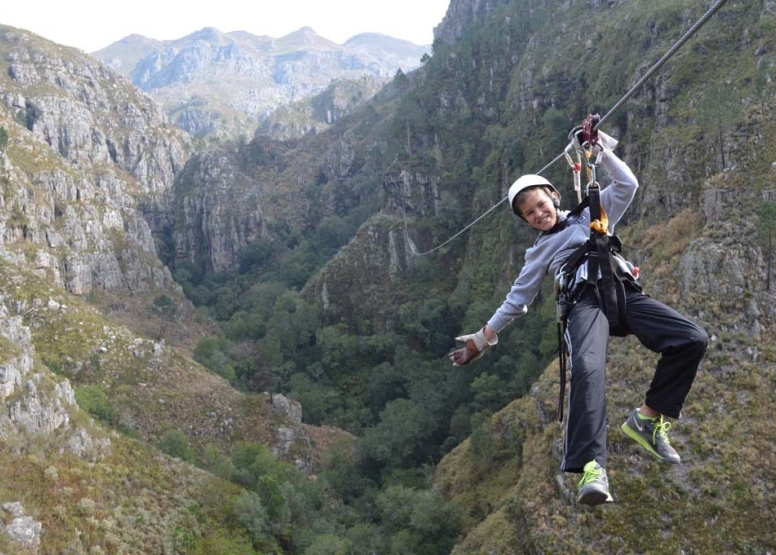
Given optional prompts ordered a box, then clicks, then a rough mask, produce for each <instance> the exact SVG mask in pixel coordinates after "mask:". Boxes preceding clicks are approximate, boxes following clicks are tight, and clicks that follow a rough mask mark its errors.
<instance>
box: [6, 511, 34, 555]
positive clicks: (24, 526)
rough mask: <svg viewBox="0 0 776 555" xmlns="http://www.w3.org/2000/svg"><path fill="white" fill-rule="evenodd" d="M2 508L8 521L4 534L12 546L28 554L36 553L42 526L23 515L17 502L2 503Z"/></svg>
mask: <svg viewBox="0 0 776 555" xmlns="http://www.w3.org/2000/svg"><path fill="white" fill-rule="evenodd" d="M2 508H3V512H4V513H5V514H6V515H7V517H8V519H10V522H8V523H7V524H6V525H5V532H6V534H8V537H9V538H11V542H13V544H14V546H15V547H16V548H18V549H22V550H25V551H26V552H28V553H37V551H38V548H39V547H40V538H41V533H42V531H43V524H42V523H40V522H38V521H36V520H35V519H33V518H32V517H31V516H29V515H27V514H25V513H24V507H22V504H21V503H19V502H18V501H14V502H9V503H3V507H2ZM4 520H7V519H4Z"/></svg>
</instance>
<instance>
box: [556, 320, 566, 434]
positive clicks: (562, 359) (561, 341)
mask: <svg viewBox="0 0 776 555" xmlns="http://www.w3.org/2000/svg"><path fill="white" fill-rule="evenodd" d="M564 335H566V322H565V321H563V322H558V345H559V347H560V351H559V353H558V357H559V358H558V364H559V365H560V392H559V393H558V422H563V401H564V397H565V396H566V362H567V357H568V350H567V349H566V342H565V338H564V337H563V336H564Z"/></svg>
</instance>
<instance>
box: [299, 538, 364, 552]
mask: <svg viewBox="0 0 776 555" xmlns="http://www.w3.org/2000/svg"><path fill="white" fill-rule="evenodd" d="M352 545H353V543H352V542H351V541H350V540H349V539H347V538H340V537H338V536H334V535H332V534H321V535H319V536H316V537H315V539H314V540H313V543H312V544H311V545H310V546H309V547H308V548H307V549H305V550H304V555H349V554H350V553H352V551H351V547H352Z"/></svg>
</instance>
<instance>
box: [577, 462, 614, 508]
mask: <svg viewBox="0 0 776 555" xmlns="http://www.w3.org/2000/svg"><path fill="white" fill-rule="evenodd" d="M584 471H585V473H584V474H583V475H582V479H581V480H580V481H579V497H577V501H578V502H579V503H581V504H583V505H600V504H601V503H611V502H612V501H614V499H613V498H612V496H611V495H610V494H609V479H608V478H607V477H606V470H604V468H603V467H602V466H601V465H600V464H598V463H597V462H596V461H590V462H589V463H587V464H586V465H585V468H584Z"/></svg>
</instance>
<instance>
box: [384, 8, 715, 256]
mask: <svg viewBox="0 0 776 555" xmlns="http://www.w3.org/2000/svg"><path fill="white" fill-rule="evenodd" d="M726 2H727V0H717V1H716V2H715V3H714V4H713V5H712V6H711V7H710V8H709V9H708V10H707V11H706V13H704V14H703V16H701V18H700V19H699V20H698V21H696V22H695V24H694V25H693V26H692V27H690V28H689V29H688V30H687V32H685V34H684V35H682V37H681V38H680V39H679V40H678V41H676V43H674V45H673V46H672V47H671V48H669V49H668V51H667V52H666V53H665V54H663V56H662V57H661V58H660V59H659V60H658V61H657V62H656V63H655V65H654V66H652V67H651V68H650V69H649V71H647V72H646V73H645V74H644V76H643V77H642V78H641V79H639V80H638V82H637V83H636V84H635V85H633V86H632V87H631V88H630V90H629V91H628V92H627V93H625V94H624V95H623V97H622V98H621V99H620V100H618V101H617V103H616V104H615V105H614V106H612V108H611V109H610V110H609V111H608V112H607V113H606V114H604V116H603V117H602V118H601V120H600V121H599V122H598V123H597V124H596V126H595V127H594V129H595V130H598V128H599V127H601V124H603V123H604V121H606V120H607V119H608V118H609V117H610V116H611V115H612V114H613V113H614V112H616V111H617V110H618V109H619V108H620V106H622V105H623V104H624V103H625V102H627V101H628V99H630V97H632V96H633V95H634V94H635V93H636V91H637V90H638V89H639V88H641V87H642V86H643V85H644V83H645V82H646V81H647V79H649V78H650V77H652V75H653V74H654V73H655V72H656V71H657V70H658V69H660V68H661V67H662V66H663V65H664V64H665V63H666V62H667V61H668V60H669V59H670V58H671V57H672V56H673V55H674V54H676V52H677V51H678V50H679V49H680V48H681V47H682V46H683V45H684V43H686V42H687V41H688V40H689V39H690V37H692V36H693V35H694V34H695V33H696V32H697V31H698V30H699V29H700V28H701V27H703V25H704V24H705V23H706V22H707V21H708V20H709V19H710V18H711V16H713V15H714V14H715V13H717V12H718V11H719V10H720V8H721V7H722V6H723V5H724V4H725V3H726ZM565 153H566V149H564V150H563V152H561V153H560V154H558V155H557V156H556V157H555V158H554V159H553V160H552V161H551V162H550V163H549V164H547V165H546V166H544V167H543V168H542V169H540V170H539V171H538V172H536V174H537V175H541V174H542V173H544V172H545V171H546V170H547V169H548V168H550V167H551V166H552V165H553V164H555V162H557V161H558V160H560V159H561V158H563V157H564V156H565ZM395 161H396V160H394V162H395ZM391 165H393V162H391V164H390V165H389V166H388V168H390V167H391ZM387 172H388V169H387V168H386V170H385V173H387ZM507 198H508V197H507V196H505V197H504V198H502V199H501V200H500V201H498V202H497V203H496V204H494V205H493V206H491V207H490V208H489V209H488V210H486V211H485V212H484V213H482V214H481V215H480V216H479V217H477V218H476V219H475V220H474V221H472V222H471V223H470V224H468V225H466V227H464V228H463V229H461V230H460V231H459V232H457V233H456V234H455V235H453V236H451V237H450V238H448V239H447V240H445V241H444V242H443V243H441V244H439V245H437V246H436V247H434V248H433V249H431V250H428V251H425V252H418V251H417V250H416V249H415V246H414V244H413V243H412V240H411V239H410V236H409V230H408V229H407V210H406V205H405V204H404V195H403V192H402V208H403V210H402V212H403V216H404V238H405V240H406V242H407V244H408V245H409V247H410V251H411V252H412V254H413V255H415V256H428V255H429V254H432V253H434V252H436V251H438V250H439V249H441V248H442V247H444V246H445V245H447V244H449V243H451V242H452V241H453V240H455V239H456V238H458V237H459V236H461V235H462V234H463V233H465V232H466V231H468V230H469V229H471V228H472V227H474V226H475V225H476V224H477V223H478V222H480V221H481V220H482V219H483V218H485V216H487V215H488V214H490V213H491V212H493V211H494V210H495V209H496V208H497V207H499V206H501V204H502V203H503V202H504V201H505V200H507Z"/></svg>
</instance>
